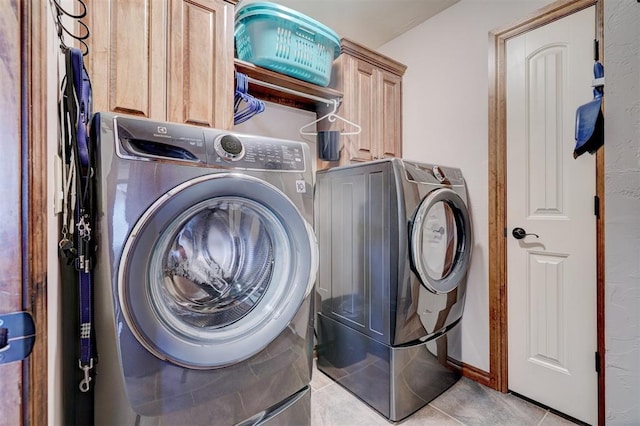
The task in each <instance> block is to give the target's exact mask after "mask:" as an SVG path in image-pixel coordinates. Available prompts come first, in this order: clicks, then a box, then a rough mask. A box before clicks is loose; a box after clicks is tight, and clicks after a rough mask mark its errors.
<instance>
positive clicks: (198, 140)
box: [113, 116, 307, 172]
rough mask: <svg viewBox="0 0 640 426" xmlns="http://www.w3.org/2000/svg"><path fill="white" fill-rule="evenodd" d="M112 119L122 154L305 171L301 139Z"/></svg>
mask: <svg viewBox="0 0 640 426" xmlns="http://www.w3.org/2000/svg"><path fill="white" fill-rule="evenodd" d="M113 120H114V127H115V136H116V138H117V140H118V143H117V145H116V150H117V152H118V155H120V156H121V157H126V158H130V159H136V160H143V161H159V160H172V161H179V162H184V163H185V164H188V163H190V165H194V166H202V165H205V166H206V165H209V166H213V167H221V168H234V169H246V170H281V171H296V172H304V171H306V168H307V165H306V164H305V151H304V147H303V143H302V142H296V141H290V140H284V139H276V138H270V137H262V136H254V135H243V134H239V133H231V132H225V131H223V130H218V129H212V128H207V127H199V126H191V125H185V124H178V123H164V122H155V121H151V120H147V119H141V118H137V117H125V116H116V117H114V118H113Z"/></svg>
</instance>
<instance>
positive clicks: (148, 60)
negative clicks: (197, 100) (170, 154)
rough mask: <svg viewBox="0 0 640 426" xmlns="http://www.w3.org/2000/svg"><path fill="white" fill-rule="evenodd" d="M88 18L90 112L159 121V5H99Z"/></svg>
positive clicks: (139, 1)
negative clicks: (91, 99)
mask: <svg viewBox="0 0 640 426" xmlns="http://www.w3.org/2000/svg"><path fill="white" fill-rule="evenodd" d="M88 13H89V19H88V21H89V22H88V25H89V27H90V28H91V37H89V39H88V42H89V49H90V54H89V55H88V56H87V57H86V61H87V66H88V68H89V73H90V75H91V79H92V81H93V82H95V83H94V84H93V87H92V89H93V109H94V110H95V111H114V112H122V113H126V114H133V115H139V116H143V117H150V118H158V119H164V118H165V113H164V105H165V104H164V98H165V91H164V74H162V75H159V74H158V72H157V70H156V69H154V68H155V64H158V63H160V64H162V63H164V61H165V48H164V45H165V43H164V39H165V35H164V34H165V31H166V30H165V28H164V25H163V23H164V22H165V20H164V19H163V16H164V15H165V6H164V2H161V1H153V0H110V1H98V2H94V3H92V5H91V7H90V8H88ZM105 17H106V19H105ZM98 82H101V83H100V84H98ZM105 83H106V84H105Z"/></svg>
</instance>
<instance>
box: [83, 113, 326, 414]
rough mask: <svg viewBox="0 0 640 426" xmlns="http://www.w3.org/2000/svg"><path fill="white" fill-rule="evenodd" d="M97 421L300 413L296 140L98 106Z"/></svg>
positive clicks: (303, 383) (310, 270)
mask: <svg viewBox="0 0 640 426" xmlns="http://www.w3.org/2000/svg"><path fill="white" fill-rule="evenodd" d="M92 137H93V138H94V140H95V143H96V144H97V152H98V156H99V158H98V163H97V164H98V177H97V181H98V185H97V186H98V188H97V200H96V204H97V211H98V216H99V217H98V228H99V234H98V238H99V241H98V252H97V265H96V268H95V292H94V304H95V311H96V319H95V322H96V336H97V351H98V355H99V363H98V364H97V367H96V368H97V376H96V378H95V423H96V424H105V425H115V424H118V425H121V424H131V425H146V424H154V425H160V424H162V425H169V424H176V425H177V424H182V425H205V424H206V425H234V424H244V425H249V424H252V425H253V424H272V423H273V424H278V425H280V424H296V425H298V424H309V422H310V390H309V382H310V378H311V365H312V350H313V311H312V309H311V307H312V297H313V292H312V289H313V284H314V281H315V277H316V271H317V242H316V239H315V236H314V233H313V228H312V221H313V185H314V175H313V171H312V167H311V163H310V161H311V160H310V158H311V157H310V154H309V150H308V147H307V146H306V145H305V144H303V143H300V142H294V141H285V140H279V139H273V138H264V137H257V136H249V135H241V134H234V133H232V132H226V131H221V130H215V129H210V128H204V127H198V126H189V125H183V124H174V123H165V122H156V121H151V120H147V119H141V118H134V117H129V116H124V115H117V114H113V113H99V114H96V116H95V117H94V120H93V124H92Z"/></svg>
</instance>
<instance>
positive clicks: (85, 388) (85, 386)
mask: <svg viewBox="0 0 640 426" xmlns="http://www.w3.org/2000/svg"><path fill="white" fill-rule="evenodd" d="M78 366H79V367H80V370H82V371H83V372H84V379H82V380H81V381H80V392H89V382H90V381H91V375H90V374H89V371H90V370H91V369H92V368H93V358H91V359H90V360H89V365H82V361H81V360H78Z"/></svg>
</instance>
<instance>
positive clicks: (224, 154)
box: [213, 135, 245, 161]
mask: <svg viewBox="0 0 640 426" xmlns="http://www.w3.org/2000/svg"><path fill="white" fill-rule="evenodd" d="M213 147H214V149H215V150H216V153H217V154H218V155H219V156H220V157H221V158H222V159H224V160H227V161H238V160H240V159H241V158H242V157H244V153H245V151H244V145H243V144H242V141H241V140H240V139H238V138H237V137H236V136H233V135H221V136H218V138H217V139H216V141H215V142H214V144H213Z"/></svg>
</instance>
